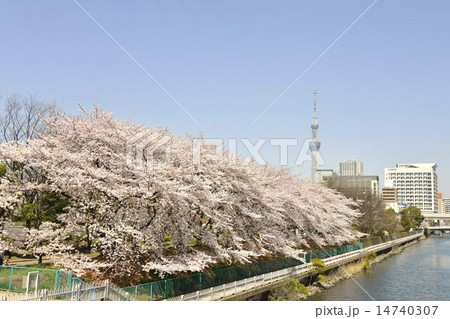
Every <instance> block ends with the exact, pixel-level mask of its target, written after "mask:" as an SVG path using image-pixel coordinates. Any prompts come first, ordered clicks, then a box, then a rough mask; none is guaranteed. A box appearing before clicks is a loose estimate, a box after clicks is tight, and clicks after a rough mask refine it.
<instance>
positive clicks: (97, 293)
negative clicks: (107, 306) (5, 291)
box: [0, 280, 130, 301]
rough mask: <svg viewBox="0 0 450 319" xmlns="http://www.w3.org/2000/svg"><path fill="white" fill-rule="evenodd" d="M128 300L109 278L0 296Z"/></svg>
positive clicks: (5, 297) (43, 298)
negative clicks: (28, 292)
mask: <svg viewBox="0 0 450 319" xmlns="http://www.w3.org/2000/svg"><path fill="white" fill-rule="evenodd" d="M51 300H67V301H95V300H105V301H106V300H109V301H129V300H130V296H129V294H121V293H120V292H119V290H118V288H116V287H113V286H112V285H111V284H110V282H109V280H104V281H100V282H97V283H94V284H87V283H84V284H81V283H76V284H73V285H71V286H68V287H60V288H57V289H43V290H39V291H35V292H34V293H31V294H13V295H6V296H1V297H0V301H51Z"/></svg>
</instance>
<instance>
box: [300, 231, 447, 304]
mask: <svg viewBox="0 0 450 319" xmlns="http://www.w3.org/2000/svg"><path fill="white" fill-rule="evenodd" d="M353 279H354V280H353ZM353 279H351V278H349V279H345V280H343V281H340V282H338V283H337V284H336V285H335V286H334V287H332V288H330V289H328V290H325V291H323V292H321V293H318V294H315V295H314V296H312V297H310V298H308V300H324V301H325V300H330V301H336V300H348V301H353V300H368V301H369V300H372V298H371V297H369V296H368V294H370V295H371V296H372V297H373V299H375V300H380V301H381V300H450V235H449V234H444V236H443V237H437V236H436V237H433V236H432V237H429V238H427V239H425V240H422V241H420V242H419V243H417V244H415V245H412V246H410V247H408V248H406V249H405V250H404V251H403V252H401V253H400V254H397V255H393V256H391V257H389V258H387V259H385V260H383V261H381V262H380V263H378V264H373V265H372V268H371V269H370V270H369V271H368V272H360V273H358V274H356V275H354V276H353ZM355 281H356V282H357V283H358V284H359V285H361V287H362V288H364V290H366V291H367V293H368V294H367V293H365V292H364V291H363V289H362V288H360V287H359V286H358V284H357V283H355Z"/></svg>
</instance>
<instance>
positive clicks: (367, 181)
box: [323, 176, 379, 196]
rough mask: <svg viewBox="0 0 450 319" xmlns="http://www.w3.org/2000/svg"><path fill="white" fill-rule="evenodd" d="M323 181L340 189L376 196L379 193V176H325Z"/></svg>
mask: <svg viewBox="0 0 450 319" xmlns="http://www.w3.org/2000/svg"><path fill="white" fill-rule="evenodd" d="M323 181H324V183H330V184H331V186H332V187H333V188H336V189H338V190H349V191H352V192H355V193H362V194H374V195H376V196H378V194H379V186H378V184H379V183H378V176H334V177H333V176H324V177H323Z"/></svg>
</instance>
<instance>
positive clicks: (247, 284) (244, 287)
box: [167, 233, 422, 301]
mask: <svg viewBox="0 0 450 319" xmlns="http://www.w3.org/2000/svg"><path fill="white" fill-rule="evenodd" d="M420 236H422V233H416V234H413V235H410V236H407V237H403V238H400V239H396V240H393V241H390V242H386V243H382V244H378V245H374V246H370V247H368V248H363V249H360V250H357V251H352V252H349V253H344V254H342V255H338V256H333V257H329V258H325V259H323V262H324V263H325V264H326V265H327V266H329V267H333V266H336V265H340V264H341V263H346V262H349V261H353V260H357V259H361V258H363V257H364V256H366V255H367V254H368V253H370V252H378V251H382V250H386V249H388V248H391V247H395V246H398V245H401V244H403V243H405V242H408V241H411V240H414V239H417V238H419V237H420ZM311 266H312V263H307V264H304V265H299V266H294V267H290V268H285V269H281V270H277V271H274V272H270V273H266V274H263V275H259V276H253V277H250V278H246V279H243V280H239V281H234V282H230V283H227V284H223V285H220V286H216V287H211V288H208V289H203V290H198V291H195V292H192V293H189V294H185V295H181V296H177V297H173V298H169V299H167V300H179V301H182V300H220V299H224V298H226V297H230V296H233V295H237V294H239V293H243V292H247V291H250V290H252V289H256V288H261V287H264V286H268V285H271V284H273V283H275V282H279V281H282V280H284V279H287V278H289V277H293V276H300V275H308V274H310V273H313V272H314V271H313V270H312V269H311V268H312V267H311Z"/></svg>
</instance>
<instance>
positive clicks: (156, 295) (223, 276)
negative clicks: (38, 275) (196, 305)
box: [121, 232, 411, 300]
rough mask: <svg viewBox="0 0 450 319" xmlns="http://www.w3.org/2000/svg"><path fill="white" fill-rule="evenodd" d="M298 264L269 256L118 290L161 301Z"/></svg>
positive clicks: (367, 242) (366, 242) (372, 240)
mask: <svg viewBox="0 0 450 319" xmlns="http://www.w3.org/2000/svg"><path fill="white" fill-rule="evenodd" d="M409 235H411V233H407V232H404V233H398V234H393V235H387V236H376V237H366V238H363V239H361V241H360V242H359V243H357V244H352V245H344V246H339V247H333V248H329V249H326V250H315V251H310V252H308V253H306V254H305V255H304V257H305V261H306V262H307V263H309V262H310V261H311V259H313V258H320V259H324V258H328V257H332V256H336V255H340V254H344V253H348V252H351V251H354V250H358V249H361V248H367V247H369V246H373V245H377V244H381V243H383V242H387V241H391V240H395V239H398V238H402V237H405V236H409ZM300 264H302V262H301V261H299V260H296V259H293V258H280V259H272V260H267V261H263V262H258V263H252V264H248V265H245V266H241V267H228V268H224V269H218V270H214V271H207V272H203V273H196V274H193V275H190V276H185V277H178V278H173V279H165V280H160V281H155V282H150V283H146V284H141V285H137V286H131V287H126V288H122V289H121V290H122V291H124V292H128V293H129V294H130V295H131V296H132V297H134V298H133V299H135V300H163V299H166V298H170V297H174V296H179V295H183V294H187V293H190V292H193V291H197V290H201V289H206V288H210V287H214V286H219V285H223V284H225V283H229V282H233V281H237V280H242V279H244V278H248V277H253V276H257V275H261V274H265V273H269V272H272V271H276V270H279V269H284V268H288V267H293V266H296V265H300Z"/></svg>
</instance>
